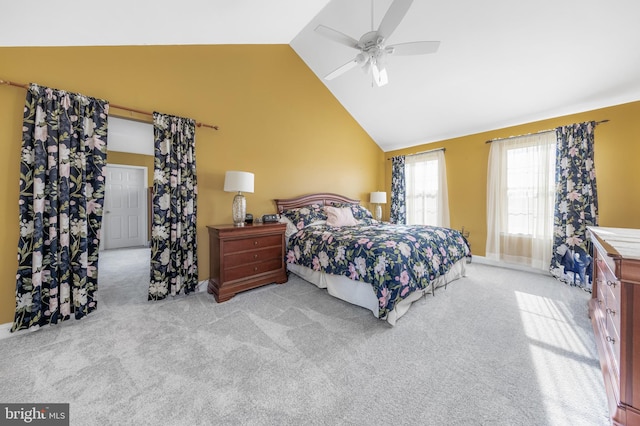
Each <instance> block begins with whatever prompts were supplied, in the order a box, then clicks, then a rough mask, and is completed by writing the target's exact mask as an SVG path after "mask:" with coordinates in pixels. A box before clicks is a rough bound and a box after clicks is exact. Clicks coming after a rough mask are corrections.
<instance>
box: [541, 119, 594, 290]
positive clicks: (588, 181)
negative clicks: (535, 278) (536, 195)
mask: <svg viewBox="0 0 640 426" xmlns="http://www.w3.org/2000/svg"><path fill="white" fill-rule="evenodd" d="M595 127H596V123H595V122H593V121H591V122H586V123H578V124H572V125H570V126H564V127H558V128H557V129H556V133H557V145H556V177H555V180H556V202H555V214H554V240H553V257H552V259H551V266H550V271H551V273H552V274H553V275H554V276H555V277H556V278H558V279H560V280H562V281H572V280H573V278H571V276H569V275H567V271H566V270H565V265H566V260H565V259H563V258H564V257H565V254H566V253H567V250H571V252H570V253H575V252H577V253H586V252H587V236H586V233H587V226H597V224H598V196H597V190H596V172H595V167H594V162H593V158H594V130H595ZM584 284H585V283H584V282H582V285H584Z"/></svg>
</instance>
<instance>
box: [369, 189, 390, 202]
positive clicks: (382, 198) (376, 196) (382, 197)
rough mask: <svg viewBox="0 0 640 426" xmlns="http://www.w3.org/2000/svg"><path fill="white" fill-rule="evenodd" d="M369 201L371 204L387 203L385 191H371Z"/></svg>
mask: <svg viewBox="0 0 640 426" xmlns="http://www.w3.org/2000/svg"><path fill="white" fill-rule="evenodd" d="M369 201H370V202H371V203H372V204H386V203H387V193H386V192H382V191H380V192H372V193H371V195H370V199H369Z"/></svg>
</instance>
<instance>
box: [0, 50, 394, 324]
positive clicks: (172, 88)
mask: <svg viewBox="0 0 640 426" xmlns="http://www.w3.org/2000/svg"><path fill="white" fill-rule="evenodd" d="M0 64H2V66H1V68H0V79H3V80H9V81H16V82H20V83H28V82H35V83H38V84H41V85H45V86H49V87H54V88H59V89H64V90H68V91H73V92H79V93H83V94H86V95H89V96H94V97H99V98H103V99H107V100H109V101H110V102H111V103H112V104H116V105H123V106H127V107H131V108H137V109H141V110H145V111H153V110H157V111H161V112H164V113H168V114H175V115H180V116H186V117H191V118H194V119H196V120H198V121H202V122H205V123H209V124H216V125H219V126H220V130H218V131H215V130H212V129H207V128H199V129H198V130H197V132H196V155H197V175H198V239H199V247H198V257H199V260H200V261H199V267H200V273H199V278H200V280H204V279H207V278H208V276H209V264H208V255H209V248H208V235H207V229H206V226H207V225H212V224H219V223H229V222H231V201H232V199H233V195H234V194H230V193H225V192H223V191H222V187H223V180H224V172H225V171H226V170H245V171H250V172H253V173H255V192H254V193H253V194H246V197H247V210H248V212H250V213H253V214H254V216H259V215H262V214H265V213H274V212H275V205H274V204H273V201H272V200H273V199H274V198H287V197H294V196H297V195H302V194H305V193H310V192H321V191H327V192H336V193H340V194H343V195H346V196H349V197H352V198H359V199H363V200H367V198H366V197H368V193H369V192H371V191H374V190H376V189H377V188H379V187H381V185H382V184H383V182H384V181H383V175H382V173H380V170H381V168H382V164H384V154H383V152H382V151H381V150H380V148H379V147H378V146H377V145H376V144H375V143H374V142H373V141H372V140H371V138H370V137H369V136H368V135H367V134H366V133H365V132H364V131H363V130H362V128H361V127H360V126H359V125H358V124H357V123H356V122H355V120H353V118H352V117H351V116H350V115H349V114H348V113H347V112H346V111H345V109H344V108H343V107H342V106H341V105H340V103H339V102H338V101H337V100H336V99H335V98H334V97H333V95H332V94H331V93H330V92H329V91H328V90H327V89H326V87H325V86H324V85H323V84H322V82H321V81H320V80H319V79H318V78H317V77H316V76H315V75H314V74H313V73H312V72H311V71H310V70H309V69H308V67H307V66H306V65H305V64H304V62H303V61H302V60H301V59H300V58H299V57H298V56H297V55H296V53H295V52H294V51H293V50H292V49H291V48H290V47H289V46H287V45H255V46H254V45H228V46H227V45H222V46H220V45H218V46H130V47H68V48H0ZM24 97H25V90H24V89H21V88H16V87H9V86H4V85H0V144H1V146H2V147H3V155H2V156H0V170H1V171H2V175H1V177H2V182H3V184H2V185H0V206H1V207H0V211H3V212H4V213H3V214H2V215H1V216H0V221H1V222H0V241H4V242H6V244H3V245H2V247H0V324H2V323H7V322H11V321H13V311H14V306H15V304H14V303H15V302H14V301H15V297H14V295H15V274H16V268H17V260H16V253H17V241H18V226H17V224H18V209H17V199H18V179H19V158H20V142H21V128H22V111H23V106H24Z"/></svg>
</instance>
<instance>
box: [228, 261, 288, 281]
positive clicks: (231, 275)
mask: <svg viewBox="0 0 640 426" xmlns="http://www.w3.org/2000/svg"><path fill="white" fill-rule="evenodd" d="M280 268H282V259H270V260H266V261H264V262H258V263H250V264H247V265H241V266H236V267H235V268H225V269H224V279H225V281H235V280H239V279H241V278H249V277H251V276H253V275H258V274H263V273H265V272H271V271H277V270H278V269H280Z"/></svg>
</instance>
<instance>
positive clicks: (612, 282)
mask: <svg viewBox="0 0 640 426" xmlns="http://www.w3.org/2000/svg"><path fill="white" fill-rule="evenodd" d="M616 284H617V283H616V282H615V281H609V280H607V285H608V286H609V287H613V288H615V287H616Z"/></svg>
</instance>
